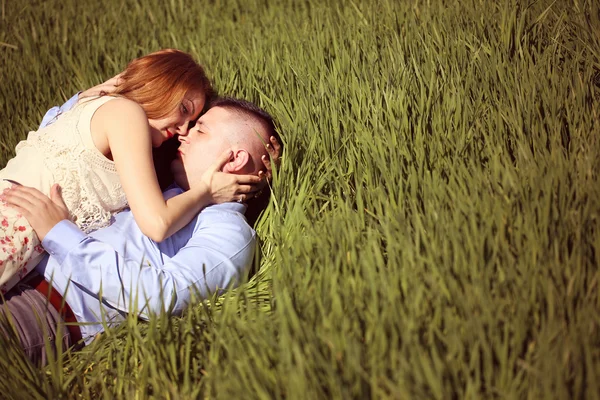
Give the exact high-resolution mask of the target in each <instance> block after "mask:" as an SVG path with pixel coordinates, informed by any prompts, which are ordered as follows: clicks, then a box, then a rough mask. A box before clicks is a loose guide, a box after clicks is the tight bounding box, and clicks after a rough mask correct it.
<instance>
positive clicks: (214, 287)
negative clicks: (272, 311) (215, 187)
mask: <svg viewBox="0 0 600 400" xmlns="http://www.w3.org/2000/svg"><path fill="white" fill-rule="evenodd" d="M178 191H180V189H174V190H169V191H167V192H166V193H165V197H170V196H172V195H175V194H177V193H176V192H178ZM0 197H2V198H3V199H4V200H5V201H6V202H7V203H8V204H9V205H10V206H11V207H14V208H15V209H16V210H17V211H19V212H21V213H22V214H23V216H25V218H27V220H28V221H29V222H30V223H31V226H32V227H33V229H34V230H35V232H36V233H37V235H38V237H39V238H40V239H41V240H42V245H43V246H44V248H45V249H46V251H48V253H50V255H51V256H52V258H53V259H54V261H55V262H53V263H52V264H55V265H57V266H54V267H53V268H50V270H49V269H48V266H47V267H46V273H45V277H46V279H48V280H52V275H53V273H54V271H53V270H59V271H60V273H61V274H62V275H63V276H64V277H65V278H66V279H69V278H70V280H71V284H74V285H77V286H79V287H80V288H82V289H83V290H84V291H86V292H87V293H90V294H92V295H94V296H97V297H98V298H99V299H101V300H102V301H103V302H106V303H108V304H109V305H111V306H112V307H115V308H117V309H119V310H121V311H124V312H134V313H136V314H139V316H140V317H142V318H147V317H148V316H149V315H150V314H152V313H156V312H160V311H161V310H163V309H167V308H170V307H172V308H170V309H169V311H170V312H172V313H175V314H179V313H180V312H181V311H182V310H183V309H184V308H185V306H186V305H187V304H188V303H189V301H190V299H191V297H192V295H193V294H195V293H196V291H197V293H198V294H199V295H200V296H201V297H202V298H206V297H208V296H210V295H211V294H212V293H214V292H216V291H218V290H221V289H226V288H228V287H230V286H231V285H234V284H237V283H238V282H239V280H240V279H241V278H242V277H244V276H245V274H246V273H247V271H248V269H249V267H250V264H251V262H252V257H253V255H254V247H255V241H256V239H255V232H254V230H252V229H251V228H250V226H248V224H247V223H246V222H245V220H244V219H243V218H242V217H241V216H240V215H237V214H235V213H230V212H214V211H213V212H206V213H201V214H200V215H199V216H198V218H202V220H200V221H198V222H197V224H196V226H195V227H194V228H195V231H194V232H193V234H191V237H190V238H189V240H187V242H186V243H185V246H183V247H182V248H181V249H179V251H178V252H177V254H176V255H175V256H173V257H172V258H171V259H168V260H167V261H166V262H165V263H163V264H161V265H151V264H150V263H149V262H148V261H147V260H144V259H143V257H142V256H140V255H136V256H135V257H130V256H128V255H127V254H124V251H122V252H119V251H117V250H116V249H115V247H114V246H112V245H110V244H109V243H107V242H102V241H100V240H97V239H95V238H93V237H91V236H86V235H85V234H84V233H83V232H82V231H81V230H80V229H79V228H78V227H77V226H76V225H75V224H73V223H72V222H71V221H69V220H67V219H66V218H67V217H68V211H67V209H66V206H65V205H64V201H63V200H62V197H61V193H60V190H59V187H58V185H54V186H53V187H52V189H51V191H50V198H49V197H47V196H46V195H44V194H43V193H41V192H40V191H39V190H37V189H34V188H28V187H24V186H16V187H13V188H12V189H11V190H10V191H9V192H7V193H6V194H3V195H1V196H0ZM125 213H127V212H124V214H120V215H119V216H117V218H124V219H123V222H125V223H134V222H133V221H129V220H128V219H127V218H130V215H129V214H125ZM104 229H105V231H104V232H108V235H112V236H109V237H110V238H116V240H117V242H115V243H118V244H127V242H126V241H127V240H131V239H135V238H140V237H142V234H141V232H140V231H139V230H128V231H127V233H129V234H130V235H131V236H135V237H131V238H130V237H127V236H126V232H123V231H121V230H120V229H121V228H120V226H119V225H118V221H117V222H115V224H113V225H112V226H110V227H107V228H104ZM123 229H126V228H123ZM107 230H109V231H107ZM99 233H100V232H99ZM113 233H114V235H113ZM173 243H174V242H173ZM123 248H125V249H126V246H123ZM138 254H140V253H139V252H138ZM163 257H164V258H167V257H166V256H163ZM49 264H50V263H49ZM63 289H64V288H63Z"/></svg>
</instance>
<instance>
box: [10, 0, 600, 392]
mask: <svg viewBox="0 0 600 400" xmlns="http://www.w3.org/2000/svg"><path fill="white" fill-rule="evenodd" d="M190 3H191V2H184V1H178V0H169V1H159V0H144V1H142V0H126V1H116V0H113V1H104V2H94V1H72V0H67V1H55V0H48V1H30V2H27V3H26V4H17V2H7V3H6V4H4V3H2V4H4V5H5V13H3V14H2V19H1V24H0V65H1V67H0V82H1V84H0V94H1V95H0V121H2V122H3V126H4V128H3V129H4V131H3V133H2V140H0V152H1V157H2V160H3V161H6V160H7V159H8V158H9V157H11V156H12V155H13V154H14V150H13V149H14V146H15V145H16V143H17V142H18V140H21V139H23V138H24V137H25V136H26V133H27V131H28V130H29V129H34V128H35V127H36V125H37V123H39V121H40V120H41V117H42V115H43V113H44V112H45V110H47V109H48V108H49V107H50V106H52V105H55V104H59V103H61V102H62V101H64V100H65V99H66V98H68V97H69V96H70V95H71V94H72V93H74V92H76V91H77V90H79V89H81V88H85V87H88V86H90V85H93V84H96V83H98V82H100V81H102V80H103V79H104V78H108V77H111V76H113V75H114V74H115V73H117V72H118V71H119V70H121V69H122V68H123V67H124V66H125V64H126V63H127V61H128V60H130V59H131V58H133V57H136V56H139V55H142V54H145V53H148V52H150V51H153V50H156V49H159V48H163V47H177V48H180V49H182V50H186V51H190V52H191V53H193V54H194V55H195V56H196V57H197V59H198V60H200V61H201V62H202V63H203V64H204V65H205V66H206V68H207V70H208V71H209V73H210V76H211V77H212V78H213V80H214V82H215V84H216V87H217V88H218V89H219V91H220V92H221V93H226V94H228V95H234V96H239V97H243V98H247V99H250V100H253V101H256V102H257V103H258V104H260V105H262V106H264V107H265V108H266V109H267V110H268V111H270V112H271V113H272V114H273V115H274V116H275V117H276V118H277V120H278V121H279V125H280V126H281V133H282V136H283V138H284V139H283V140H284V142H285V145H286V154H285V156H284V158H283V164H282V165H281V168H280V169H279V171H278V174H277V175H278V176H277V179H276V181H275V188H274V196H273V202H272V204H271V205H270V207H269V209H268V211H267V213H266V215H265V216H264V218H263V219H262V220H261V221H260V222H259V224H258V226H257V230H258V232H259V234H260V236H261V238H262V240H263V249H262V250H263V251H262V253H263V254H262V259H261V266H262V269H261V271H259V273H258V274H257V275H256V276H255V277H254V278H252V280H251V281H250V282H249V283H248V284H247V285H245V286H244V287H242V288H240V289H238V290H236V291H234V292H231V293H229V294H228V295H226V296H225V297H222V298H219V299H210V300H209V301H207V302H206V303H205V305H204V306H202V305H199V306H198V307H194V308H193V309H191V310H190V311H189V312H188V313H186V314H185V315H184V316H183V318H181V319H173V318H171V319H169V318H167V317H162V318H156V319H154V320H152V321H151V322H149V323H147V324H146V323H139V322H137V321H136V320H135V319H133V318H132V319H130V320H128V321H127V322H126V323H125V324H124V325H123V326H122V327H121V328H118V329H111V330H109V331H108V332H107V333H106V334H105V335H103V337H102V338H101V339H100V340H98V341H97V342H95V343H94V344H93V345H92V346H90V347H88V348H86V349H84V350H83V351H82V352H80V353H79V354H76V355H74V357H73V358H64V359H59V360H58V361H57V362H56V363H54V364H53V365H51V366H50V367H48V369H46V370H44V371H38V372H36V371H35V370H34V369H31V367H30V366H29V365H28V364H27V363H25V362H24V361H23V360H20V359H19V361H18V362H17V359H18V357H19V356H18V355H13V354H14V353H15V351H14V349H11V348H4V349H2V350H1V351H2V352H4V353H0V355H1V357H0V365H2V371H3V372H2V373H0V376H2V379H0V392H1V393H6V394H7V396H9V397H12V398H27V399H29V398H40V399H44V398H59V397H60V396H63V397H72V398H106V399H114V398H132V399H133V398H136V399H138V398H139V399H144V398H171V399H178V398H283V397H285V398H299V399H312V398H427V399H430V398H437V399H447V398H461V399H462V398H472V399H479V398H531V399H538V398H546V397H549V398H598V397H600V395H599V393H600V388H599V387H598V385H599V384H598V381H599V378H600V347H599V346H600V332H599V323H600V317H599V315H600V313H599V311H600V295H599V290H598V278H599V272H598V261H599V260H598V257H600V255H599V253H598V249H599V246H600V235H599V234H598V224H599V220H598V218H599V214H600V185H599V181H598V173H599V171H600V157H599V155H600V154H599V152H600V143H599V140H600V139H599V134H600V128H599V124H598V122H599V113H600V88H599V85H600V14H599V13H600V8H599V5H598V4H597V2H594V1H582V0H572V1H568V0H564V1H554V2H552V1H546V0H544V1H538V2H521V1H495V2H492V1H489V2H488V1H476V0H473V1H465V2H459V1H442V0H431V1H421V2H397V1H392V0H384V1H382V2H378V3H377V4H376V3H375V2H370V1H354V2H351V1H349V2H342V1H331V2H318V1H306V2H292V1H283V0H279V1H268V2H266V1H259V0H250V1H238V2H233V1H232V2H229V1H228V2H223V1H215V2H208V1H206V2H203V1H196V2H193V4H190ZM132 151H133V149H132ZM8 394H10V395H8Z"/></svg>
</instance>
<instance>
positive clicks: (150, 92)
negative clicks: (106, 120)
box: [114, 49, 213, 119]
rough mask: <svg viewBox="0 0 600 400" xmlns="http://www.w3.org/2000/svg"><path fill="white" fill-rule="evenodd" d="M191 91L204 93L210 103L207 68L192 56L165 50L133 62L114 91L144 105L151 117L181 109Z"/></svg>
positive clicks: (158, 117)
mask: <svg viewBox="0 0 600 400" xmlns="http://www.w3.org/2000/svg"><path fill="white" fill-rule="evenodd" d="M189 91H198V92H200V93H203V94H204V96H205V97H204V101H205V102H206V103H208V102H209V100H210V98H211V97H212V96H213V89H212V85H211V83H210V81H209V80H208V78H207V76H206V74H205V72H204V69H203V68H202V66H201V65H200V64H198V63H197V62H196V61H194V59H193V58H192V56H190V55H189V54H187V53H184V52H183V51H180V50H175V49H165V50H159V51H157V52H154V53H151V54H148V55H145V56H143V57H140V58H136V59H135V60H133V61H131V62H130V63H129V64H128V65H127V68H126V69H125V71H123V73H122V74H121V77H120V78H119V84H118V86H117V89H116V91H115V93H114V94H116V95H120V96H123V97H125V98H128V99H130V100H133V101H135V102H136V103H138V104H139V105H141V106H142V108H143V109H144V111H145V112H146V116H147V117H148V119H160V118H164V117H166V116H167V115H168V114H170V113H171V112H173V111H174V110H175V109H177V107H179V105H180V104H181V102H182V100H183V98H184V96H185V95H186V93H188V92H189Z"/></svg>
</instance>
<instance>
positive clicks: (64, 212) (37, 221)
mask: <svg viewBox="0 0 600 400" xmlns="http://www.w3.org/2000/svg"><path fill="white" fill-rule="evenodd" d="M1 197H2V200H3V201H4V202H5V203H6V204H8V205H9V206H10V207H13V208H14V209H15V210H17V211H18V212H20V213H21V214H22V215H23V216H24V217H25V218H27V221H29V223H30V224H31V227H32V228H33V230H34V231H35V233H37V235H38V238H39V239H40V241H42V240H43V239H44V238H45V237H46V235H47V234H48V232H50V229H52V228H53V227H54V225H56V224H58V223H59V222H60V221H62V220H63V219H69V210H68V209H67V206H66V205H65V202H64V200H63V198H62V194H61V188H60V186H58V184H54V185H52V188H51V189H50V197H48V196H46V195H45V194H43V193H42V192H40V191H39V190H37V189H35V188H32V187H27V186H20V185H18V186H17V185H15V186H13V187H12V188H10V189H8V190H6V191H5V192H4V193H3V194H2V196H1Z"/></svg>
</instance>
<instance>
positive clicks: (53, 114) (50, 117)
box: [40, 92, 81, 128]
mask: <svg viewBox="0 0 600 400" xmlns="http://www.w3.org/2000/svg"><path fill="white" fill-rule="evenodd" d="M80 94H81V92H77V93H75V95H73V96H72V97H71V98H70V99H69V100H67V101H66V102H65V104H63V105H62V106H60V107H59V106H55V107H52V108H51V109H49V110H48V111H46V114H45V115H44V118H42V123H41V124H40V128H44V127H46V126H48V125H50V124H52V123H54V121H56V119H57V118H58V117H59V116H60V115H61V114H62V113H64V112H67V111H69V110H70V109H71V108H73V107H74V106H75V104H77V101H78V100H79V95H80Z"/></svg>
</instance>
